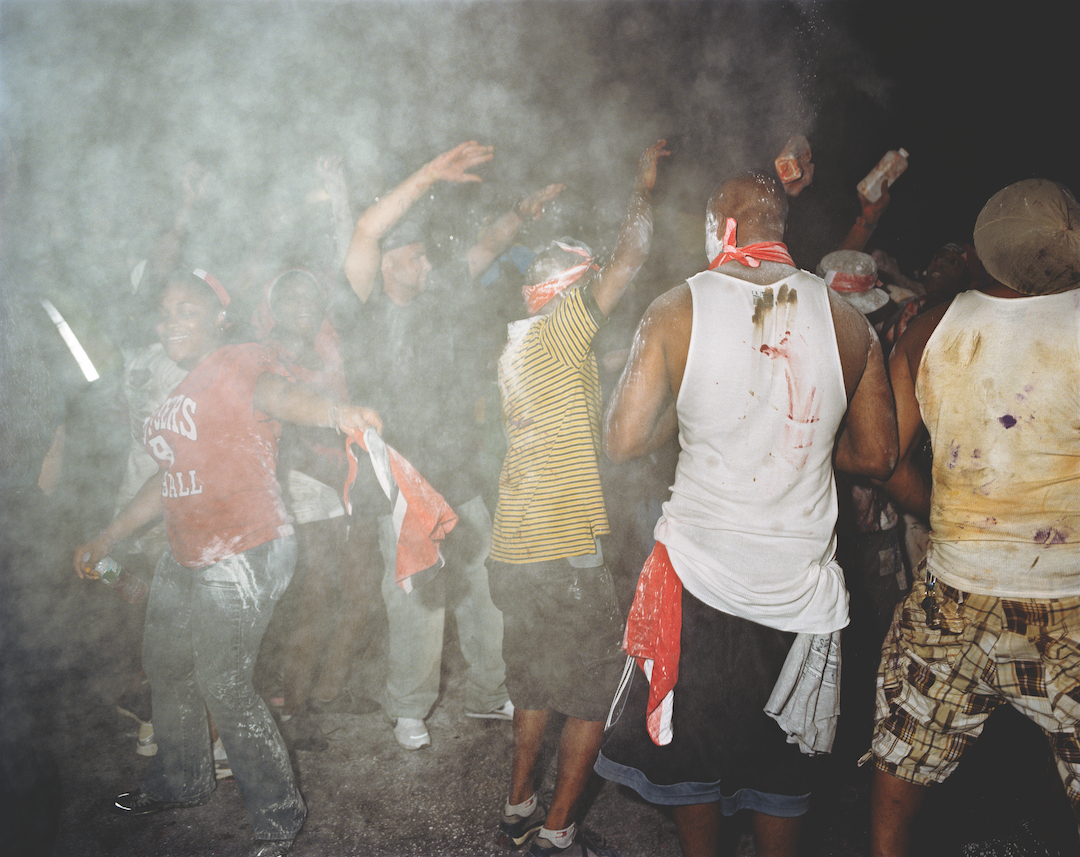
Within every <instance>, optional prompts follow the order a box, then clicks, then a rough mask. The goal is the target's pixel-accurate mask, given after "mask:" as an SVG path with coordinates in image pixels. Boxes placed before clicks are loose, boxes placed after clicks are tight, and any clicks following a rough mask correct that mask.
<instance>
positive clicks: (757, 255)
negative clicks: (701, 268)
mask: <svg viewBox="0 0 1080 857" xmlns="http://www.w3.org/2000/svg"><path fill="white" fill-rule="evenodd" d="M736 227H737V224H736V223H735V218H734V217H729V218H728V219H727V220H725V221H724V240H723V243H722V246H721V247H720V252H719V254H717V256H716V258H715V259H713V260H712V261H711V262H710V263H709V270H710V271H715V270H716V269H717V268H719V267H720V266H721V265H723V264H724V263H725V262H731V261H733V260H734V261H736V262H741V263H742V264H743V265H746V266H747V267H748V268H756V267H758V266H759V265H760V264H761V263H762V262H782V263H783V264H785V265H791V267H793V268H794V267H795V261H794V260H793V259H792V258H791V254H790V253H789V252H788V249H787V245H785V244H784V242H783V241H759V242H757V243H756V244H747V245H746V246H745V247H736V246H735V229H736Z"/></svg>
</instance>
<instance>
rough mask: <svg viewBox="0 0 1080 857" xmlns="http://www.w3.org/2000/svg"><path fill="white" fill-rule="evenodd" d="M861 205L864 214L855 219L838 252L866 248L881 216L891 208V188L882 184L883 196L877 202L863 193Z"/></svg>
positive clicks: (860, 195) (860, 198)
mask: <svg viewBox="0 0 1080 857" xmlns="http://www.w3.org/2000/svg"><path fill="white" fill-rule="evenodd" d="M859 205H860V206H862V213H861V214H860V215H859V216H858V217H856V218H855V223H854V224H852V227H851V229H849V230H848V234H847V235H846V236H844V240H843V241H842V242H840V246H839V247H837V248H836V249H837V250H860V251H861V250H862V249H863V248H864V247H866V243H867V242H868V241H869V240H870V236H871V234H873V232H874V229H875V228H876V227H877V224H878V221H879V220H880V219H881V215H883V214H884V213H885V209H886V208H888V207H889V187H888V185H887V184H886V183H885V182H882V183H881V196H879V197H878V199H877V202H871V201H870V200H868V199H867V198H866V197H865V196H863V195H862V194H861V193H860V194H859Z"/></svg>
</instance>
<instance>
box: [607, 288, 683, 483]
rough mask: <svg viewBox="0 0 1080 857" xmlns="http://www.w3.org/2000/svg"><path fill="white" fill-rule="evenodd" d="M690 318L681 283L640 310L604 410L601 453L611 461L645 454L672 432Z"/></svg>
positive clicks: (676, 426) (675, 423)
mask: <svg viewBox="0 0 1080 857" xmlns="http://www.w3.org/2000/svg"><path fill="white" fill-rule="evenodd" d="M692 322H693V299H692V297H691V295H690V287H689V286H688V285H686V284H685V283H683V284H682V285H681V286H678V287H677V288H674V289H672V290H670V291H668V292H665V293H664V294H662V295H661V296H660V297H658V298H657V299H656V300H655V301H653V303H652V305H651V306H650V307H649V309H648V310H646V312H645V315H644V317H643V318H642V319H641V323H640V324H639V325H638V329H637V333H635V334H634V342H633V345H632V346H631V348H630V359H629V360H627V362H626V366H625V367H624V368H623V373H622V376H621V377H620V378H619V383H618V385H616V387H615V391H614V392H613V393H612V396H611V401H610V402H609V403H608V409H607V412H606V413H605V414H604V452H605V453H607V456H608V458H610V459H611V460H612V461H615V462H619V461H626V460H628V459H631V458H638V457H639V456H642V455H648V454H649V453H650V452H652V451H653V450H655V449H658V448H659V447H660V446H661V445H662V444H664V443H665V442H666V441H667V440H668V439H669V438H671V437H674V435H675V433H676V431H677V430H678V424H679V421H678V415H677V413H676V410H675V400H676V398H677V397H678V391H679V387H680V385H681V383H682V374H683V370H684V369H685V367H686V352H687V348H688V346H689V338H690V327H691V324H692Z"/></svg>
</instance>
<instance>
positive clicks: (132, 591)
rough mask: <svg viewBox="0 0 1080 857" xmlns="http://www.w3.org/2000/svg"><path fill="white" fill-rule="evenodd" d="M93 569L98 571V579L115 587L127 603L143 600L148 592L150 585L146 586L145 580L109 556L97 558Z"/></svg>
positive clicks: (136, 602)
mask: <svg viewBox="0 0 1080 857" xmlns="http://www.w3.org/2000/svg"><path fill="white" fill-rule="evenodd" d="M94 570H95V571H96V572H97V573H98V580H100V581H101V582H102V583H104V584H105V585H106V586H108V587H110V588H112V589H115V590H116V592H117V594H118V595H119V596H120V597H121V598H123V599H124V600H125V601H127V602H128V603H129V604H138V603H139V602H140V601H144V600H145V599H146V596H147V595H148V594H149V592H150V587H149V586H147V584H146V581H145V580H143V579H142V578H141V577H139V576H138V575H137V574H132V573H131V572H130V571H128V570H127V569H125V568H121V566H120V563H118V562H117V561H116V560H115V559H113V558H112V557H111V556H107V557H105V558H104V559H102V560H99V561H98V564H97V565H95V566H94Z"/></svg>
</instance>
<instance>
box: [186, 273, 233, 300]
mask: <svg viewBox="0 0 1080 857" xmlns="http://www.w3.org/2000/svg"><path fill="white" fill-rule="evenodd" d="M191 273H193V274H194V275H195V276H196V277H198V278H199V279H200V280H202V281H203V282H204V283H206V285H208V286H209V287H210V288H212V289H213V290H214V294H215V295H217V298H218V300H219V301H221V306H222V308H223V309H228V308H229V301H230V300H231V298H230V297H229V293H228V292H227V291H225V287H224V286H223V285H222V284H221V280H219V279H218V278H217V277H215V276H214V275H213V274H208V273H206V271H204V270H203V269H202V268H196V269H195V270H194V271H192V272H191Z"/></svg>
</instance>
